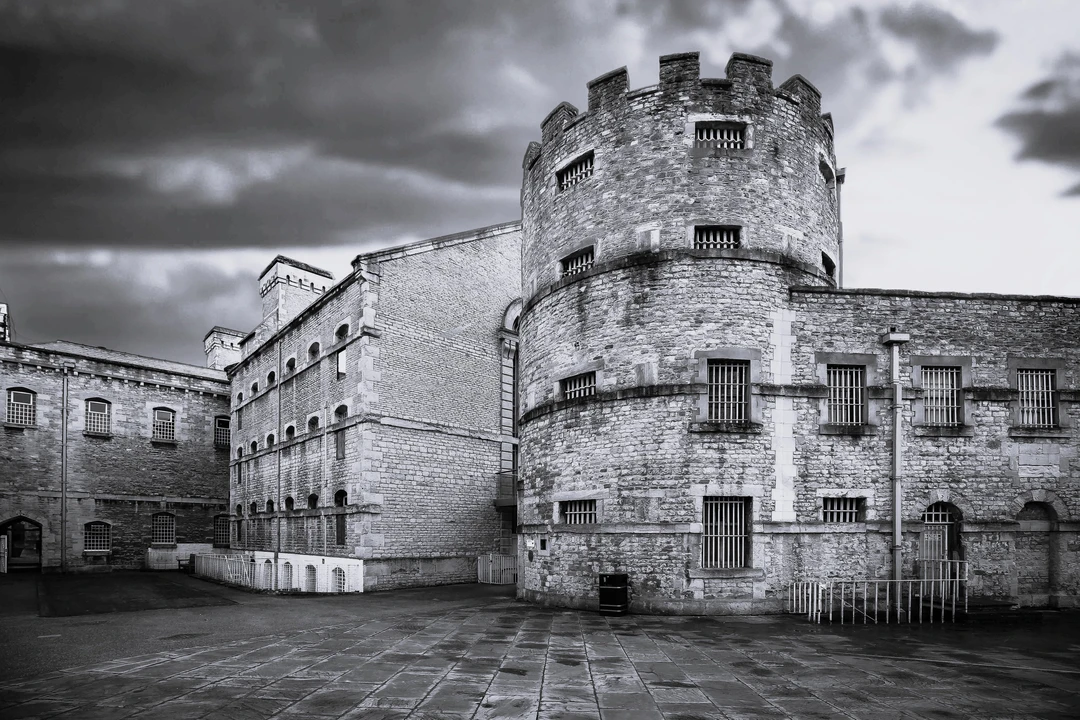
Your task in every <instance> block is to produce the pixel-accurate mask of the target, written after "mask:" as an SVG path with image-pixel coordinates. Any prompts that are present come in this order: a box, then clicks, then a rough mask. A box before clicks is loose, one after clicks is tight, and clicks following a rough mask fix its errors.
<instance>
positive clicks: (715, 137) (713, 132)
mask: <svg viewBox="0 0 1080 720" xmlns="http://www.w3.org/2000/svg"><path fill="white" fill-rule="evenodd" d="M694 147H713V148H727V149H730V150H742V149H744V148H745V147H746V124H745V123H732V122H715V121H712V122H699V123H695V125H694Z"/></svg>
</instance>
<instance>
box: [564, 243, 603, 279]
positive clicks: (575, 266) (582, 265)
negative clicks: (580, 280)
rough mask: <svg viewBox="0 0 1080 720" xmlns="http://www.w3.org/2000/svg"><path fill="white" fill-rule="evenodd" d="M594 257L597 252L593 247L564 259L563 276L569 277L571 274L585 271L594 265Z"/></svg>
mask: <svg viewBox="0 0 1080 720" xmlns="http://www.w3.org/2000/svg"><path fill="white" fill-rule="evenodd" d="M594 258H595V253H594V251H593V248H591V247H590V248H589V249H587V250H585V251H583V252H580V253H577V254H575V255H571V256H570V257H568V258H566V259H564V260H563V261H562V276H563V277H569V276H570V275H577V274H578V273H582V272H585V271H586V270H588V269H589V268H591V267H592V266H593V260H594Z"/></svg>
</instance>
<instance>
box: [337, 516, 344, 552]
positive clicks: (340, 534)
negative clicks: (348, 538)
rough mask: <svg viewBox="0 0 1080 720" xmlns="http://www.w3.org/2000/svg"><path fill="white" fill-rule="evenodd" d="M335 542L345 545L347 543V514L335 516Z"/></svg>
mask: <svg viewBox="0 0 1080 720" xmlns="http://www.w3.org/2000/svg"><path fill="white" fill-rule="evenodd" d="M334 544H335V545H344V544H345V516H344V515H335V516H334Z"/></svg>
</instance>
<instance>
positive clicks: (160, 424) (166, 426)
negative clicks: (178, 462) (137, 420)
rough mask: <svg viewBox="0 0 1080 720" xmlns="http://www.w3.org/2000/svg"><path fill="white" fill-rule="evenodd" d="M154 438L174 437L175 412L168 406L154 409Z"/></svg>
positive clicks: (173, 438) (166, 438) (171, 438)
mask: <svg viewBox="0 0 1080 720" xmlns="http://www.w3.org/2000/svg"><path fill="white" fill-rule="evenodd" d="M153 439H154V440H175V439H176V413H174V412H173V411H172V410H169V409H168V408H155V409H154V434H153Z"/></svg>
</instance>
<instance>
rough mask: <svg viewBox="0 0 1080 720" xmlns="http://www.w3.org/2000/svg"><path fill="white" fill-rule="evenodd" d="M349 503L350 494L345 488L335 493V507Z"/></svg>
mask: <svg viewBox="0 0 1080 720" xmlns="http://www.w3.org/2000/svg"><path fill="white" fill-rule="evenodd" d="M348 504H349V494H348V493H347V492H345V491H344V490H338V491H337V492H336V493H334V507H345V506H346V505H348Z"/></svg>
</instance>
